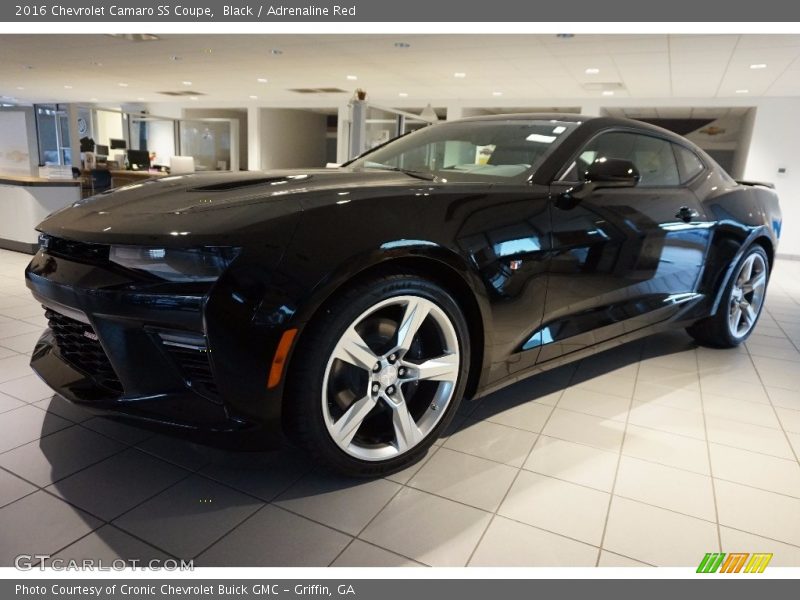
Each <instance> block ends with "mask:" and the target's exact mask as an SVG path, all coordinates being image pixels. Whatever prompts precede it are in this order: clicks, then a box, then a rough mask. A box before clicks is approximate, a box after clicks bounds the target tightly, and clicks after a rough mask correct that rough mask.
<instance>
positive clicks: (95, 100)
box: [89, 98, 97, 102]
mask: <svg viewBox="0 0 800 600" xmlns="http://www.w3.org/2000/svg"><path fill="white" fill-rule="evenodd" d="M89 102H97V98H89Z"/></svg>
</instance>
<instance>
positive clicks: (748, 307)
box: [728, 253, 767, 338]
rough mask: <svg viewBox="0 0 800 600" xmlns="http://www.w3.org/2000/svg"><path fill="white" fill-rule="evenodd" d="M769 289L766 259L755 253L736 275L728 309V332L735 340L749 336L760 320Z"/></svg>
mask: <svg viewBox="0 0 800 600" xmlns="http://www.w3.org/2000/svg"><path fill="white" fill-rule="evenodd" d="M766 289H767V265H766V263H765V262H764V257H763V256H761V255H760V254H757V253H753V254H751V255H750V256H748V257H747V259H746V260H745V261H744V263H742V266H741V267H740V268H739V272H738V273H737V274H736V279H735V280H734V283H733V288H732V289H731V296H730V303H729V309H728V330H729V331H730V333H731V335H732V336H733V337H735V338H741V337H744V336H745V335H747V334H748V333H749V332H750V330H751V329H752V328H753V326H754V325H755V323H756V319H758V313H759V312H760V311H761V305H762V304H763V303H764V295H765V292H766Z"/></svg>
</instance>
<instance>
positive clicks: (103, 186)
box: [91, 169, 111, 194]
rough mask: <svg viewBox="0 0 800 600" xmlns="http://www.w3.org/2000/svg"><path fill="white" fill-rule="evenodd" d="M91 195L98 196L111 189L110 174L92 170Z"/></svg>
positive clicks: (105, 171)
mask: <svg viewBox="0 0 800 600" xmlns="http://www.w3.org/2000/svg"><path fill="white" fill-rule="evenodd" d="M91 174H92V193H94V194H99V193H100V192H105V191H106V190H110V189H111V172H110V171H107V170H105V169H92V171H91Z"/></svg>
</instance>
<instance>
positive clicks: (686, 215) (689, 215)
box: [675, 206, 700, 223]
mask: <svg viewBox="0 0 800 600" xmlns="http://www.w3.org/2000/svg"><path fill="white" fill-rule="evenodd" d="M699 216H700V213H699V212H697V211H696V210H694V209H692V208H689V207H688V206H681V207H680V208H679V209H678V212H677V213H675V217H676V218H678V219H680V220H681V221H683V222H684V223H688V222H690V221H691V220H692V219H694V218H696V217H699Z"/></svg>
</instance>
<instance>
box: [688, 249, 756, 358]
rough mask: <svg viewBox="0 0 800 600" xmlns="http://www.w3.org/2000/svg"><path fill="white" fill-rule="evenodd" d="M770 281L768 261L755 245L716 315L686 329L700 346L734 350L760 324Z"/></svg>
mask: <svg viewBox="0 0 800 600" xmlns="http://www.w3.org/2000/svg"><path fill="white" fill-rule="evenodd" d="M768 281H769V259H768V257H767V253H766V252H765V251H764V249H763V248H762V247H761V246H759V245H758V244H754V245H753V246H751V247H750V248H748V250H747V251H746V252H745V253H744V255H743V256H742V257H741V258H740V259H739V262H738V263H737V265H736V268H735V270H734V275H733V277H732V278H731V279H730V281H728V284H727V285H726V286H725V291H724V292H723V296H722V302H721V303H720V305H719V308H718V309H717V314H715V315H714V316H712V317H708V318H706V319H703V320H702V321H698V322H697V323H695V324H694V325H692V326H691V327H688V328H687V331H688V332H689V334H690V335H691V336H692V337H693V338H695V339H696V340H697V341H698V342H700V343H701V344H704V345H706V346H712V347H715V348H733V347H734V346H738V345H739V344H741V343H742V342H744V341H745V340H746V339H747V338H748V337H750V334H751V333H752V332H753V329H754V328H755V326H756V323H757V322H758V317H759V316H760V315H761V309H762V308H763V307H764V298H765V297H766V294H767V282H768Z"/></svg>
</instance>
